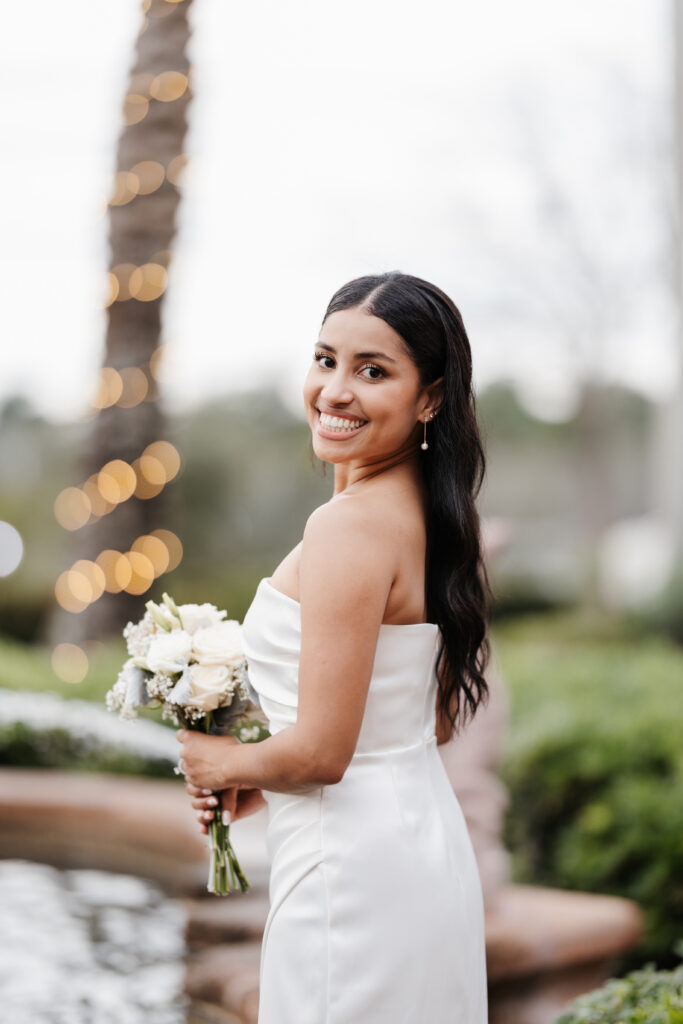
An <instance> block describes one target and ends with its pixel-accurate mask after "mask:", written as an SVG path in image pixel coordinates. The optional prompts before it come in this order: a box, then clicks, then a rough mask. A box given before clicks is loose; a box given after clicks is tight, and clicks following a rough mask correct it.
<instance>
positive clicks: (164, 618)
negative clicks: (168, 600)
mask: <svg viewBox="0 0 683 1024" xmlns="http://www.w3.org/2000/svg"><path fill="white" fill-rule="evenodd" d="M145 608H146V609H147V612H149V614H150V615H151V617H152V619H153V620H154V622H155V623H156V625H157V626H160V627H161V629H163V630H164V631H165V632H167V633H170V632H171V630H172V629H178V623H177V621H176V619H174V617H173V615H172V614H171V612H170V611H169V609H168V608H167V607H166V605H160V604H155V603H154V601H147V602H146V604H145Z"/></svg>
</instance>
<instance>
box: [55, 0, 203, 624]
mask: <svg viewBox="0 0 683 1024" xmlns="http://www.w3.org/2000/svg"><path fill="white" fill-rule="evenodd" d="M191 3H192V0H180V2H168V0H151V2H149V0H145V2H144V3H143V10H145V11H146V14H145V17H144V21H143V25H142V28H141V31H140V33H139V34H138V37H137V42H136V48H135V58H134V64H133V67H132V70H131V73H130V77H129V82H128V89H127V93H126V97H125V101H124V126H123V128H122V129H121V133H120V137H119V143H118V151H117V163H116V177H115V183H114V189H113V194H112V198H111V200H110V204H109V210H108V214H109V243H110V251H111V262H110V281H111V283H112V286H113V293H112V294H114V295H115V297H114V298H113V301H111V302H110V304H109V306H108V308H107V317H108V322H107V331H106V341H105V351H104V357H103V366H104V367H113V368H114V369H115V370H118V371H121V370H124V369H127V368H131V367H133V368H138V370H141V371H142V372H143V373H144V374H145V376H146V378H147V389H148V390H147V394H146V396H145V398H144V399H143V400H140V401H137V402H134V397H131V396H130V394H129V395H128V396H126V394H125V381H126V374H123V375H122V376H123V378H124V395H122V397H121V399H120V400H119V402H118V403H117V404H112V405H108V406H106V407H103V408H101V409H100V410H99V412H98V413H97V415H96V416H95V417H94V418H93V420H92V421H91V426H90V436H89V438H88V442H87V445H86V446H85V449H84V451H83V452H82V453H81V457H80V466H79V472H80V474H81V481H80V482H81V483H82V482H84V481H85V480H86V479H87V478H88V477H90V476H91V475H92V474H96V473H97V472H98V471H99V470H100V469H101V468H102V467H103V466H104V465H105V464H106V463H107V462H109V461H110V460H112V459H121V460H123V461H125V462H127V463H128V464H132V463H133V462H134V460H135V459H137V458H138V457H139V456H140V455H141V453H142V451H143V449H144V448H145V447H146V445H148V444H149V443H151V442H153V441H158V440H161V439H165V436H166V425H165V422H164V416H163V413H162V410H161V409H160V406H159V401H158V393H157V388H156V382H155V379H154V376H153V375H152V373H151V372H150V359H151V358H152V356H153V353H155V350H157V349H158V348H159V345H160V340H161V339H160V336H161V310H162V303H163V299H164V292H165V268H167V267H168V263H169V260H170V255H171V250H172V246H173V241H174V236H175V222H176V210H177V208H178V203H179V200H180V193H179V190H178V187H177V181H178V176H179V173H180V172H181V171H182V165H183V162H184V157H183V156H182V152H183V143H184V139H185V133H186V128H187V108H188V104H189V103H190V100H191V89H190V84H189V73H190V68H189V62H188V58H187V55H186V47H187V43H188V39H189V37H190V26H189V20H188V15H189V9H190V6H191ZM127 373H128V383H129V385H132V383H134V380H133V378H134V377H135V376H136V375H135V372H134V371H133V373H132V374H131V371H130V370H128V371H127ZM141 380H142V378H141V377H140V375H139V373H138V374H137V382H138V383H139V382H140V381H141ZM142 386H143V388H144V381H142ZM129 391H130V388H129ZM131 402H133V403H134V404H131ZM167 513H168V500H167V494H166V491H165V490H162V491H161V493H160V494H159V495H158V496H157V497H152V498H148V499H142V498H139V497H136V496H134V495H133V496H131V497H129V498H128V499H127V500H125V501H123V502H121V503H120V504H117V505H116V506H115V507H114V508H113V510H112V511H111V512H109V513H108V514H106V515H103V516H101V517H99V518H93V517H91V520H90V522H89V523H87V524H86V525H84V526H83V527H82V528H81V529H80V530H78V532H77V533H76V534H75V535H74V536H75V540H76V543H75V546H74V547H75V553H74V556H73V558H72V559H71V560H70V562H69V564H71V563H72V562H73V561H74V560H75V559H76V558H83V559H90V560H93V561H94V560H95V559H96V557H97V555H98V554H100V552H102V551H103V550H105V549H114V550H117V551H121V552H124V553H125V552H126V551H128V550H130V548H131V544H132V543H133V542H134V541H135V540H136V538H138V537H140V536H142V535H144V534H147V533H149V532H150V530H152V529H155V528H159V527H168V522H167ZM68 567H69V566H68V565H67V566H65V568H68ZM149 597H150V594H149V593H147V592H145V593H143V594H138V595H132V594H128V593H126V592H125V591H122V592H120V593H116V594H114V593H108V592H107V591H106V590H105V592H104V593H103V594H102V596H101V597H100V598H99V599H98V600H96V601H94V602H92V603H91V604H89V605H88V607H87V608H85V609H84V610H83V611H81V612H80V613H77V614H74V613H69V612H64V611H63V610H61V609H60V613H59V614H58V615H57V616H55V618H54V620H53V622H52V625H51V629H50V635H51V637H52V639H53V640H54V639H62V640H64V639H70V640H72V641H74V642H83V641H87V640H89V639H93V638H96V637H100V638H101V637H103V636H106V635H109V634H112V633H117V632H119V631H120V630H121V628H122V626H123V625H124V624H125V623H126V622H127V621H128V619H134V620H135V619H137V618H139V617H140V615H141V614H142V613H143V612H144V602H145V601H146V600H148V599H149Z"/></svg>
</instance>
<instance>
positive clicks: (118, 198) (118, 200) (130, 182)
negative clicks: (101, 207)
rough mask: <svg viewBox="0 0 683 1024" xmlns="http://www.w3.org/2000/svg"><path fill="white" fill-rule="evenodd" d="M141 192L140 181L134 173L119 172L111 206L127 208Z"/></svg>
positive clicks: (115, 178)
mask: <svg viewBox="0 0 683 1024" xmlns="http://www.w3.org/2000/svg"><path fill="white" fill-rule="evenodd" d="M139 192H140V181H139V179H138V177H137V175H136V174H135V172H134V171H117V172H116V174H115V175H114V188H113V191H112V194H111V196H110V199H109V205H110V206H125V205H126V204H127V203H130V201H131V200H132V199H135V197H136V195H137V194H138V193H139Z"/></svg>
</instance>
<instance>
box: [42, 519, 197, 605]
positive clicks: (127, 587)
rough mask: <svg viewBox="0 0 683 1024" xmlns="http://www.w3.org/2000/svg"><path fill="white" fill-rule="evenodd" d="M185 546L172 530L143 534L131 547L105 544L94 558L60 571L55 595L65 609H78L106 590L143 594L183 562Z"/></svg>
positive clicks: (80, 561) (115, 592)
mask: <svg viewBox="0 0 683 1024" xmlns="http://www.w3.org/2000/svg"><path fill="white" fill-rule="evenodd" d="M182 557H183V546H182V544H181V542H180V538H179V537H177V536H176V534H175V533H173V532H172V531H171V530H165V529H157V530H152V531H151V533H145V534H142V535H141V536H140V537H138V538H136V540H134V541H133V543H132V544H131V547H130V550H129V551H124V552H122V551H116V550H115V549H113V548H106V549H105V550H104V551H101V552H100V553H99V555H98V556H97V558H96V559H95V561H94V562H91V561H89V560H88V559H85V558H81V559H79V560H78V561H77V562H74V564H73V565H72V566H71V568H70V569H65V570H64V572H62V573H60V575H59V577H58V579H57V582H56V584H55V597H56V599H57V602H58V603H59V604H60V605H61V607H62V608H64V610H65V611H68V612H73V613H76V614H77V613H78V612H82V611H84V610H85V609H86V608H87V607H88V605H90V604H93V603H94V602H95V601H98V600H99V598H100V597H101V596H102V594H103V593H104V592H105V591H106V592H107V593H109V594H118V593H120V592H121V591H126V593H128V594H136V595H139V594H144V593H145V591H147V590H149V588H150V587H151V585H152V583H153V582H154V580H155V579H158V578H159V576H163V575H164V574H165V573H169V572H172V571H173V570H174V569H176V568H177V567H178V565H180V562H181V560H182Z"/></svg>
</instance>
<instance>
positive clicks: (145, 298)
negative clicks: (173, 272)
mask: <svg viewBox="0 0 683 1024" xmlns="http://www.w3.org/2000/svg"><path fill="white" fill-rule="evenodd" d="M167 281H168V274H167V272H166V267H162V266H161V264H160V263H143V264H142V266H141V267H136V268H135V270H133V271H132V272H131V275H130V277H129V279H128V289H129V294H130V296H131V297H132V298H134V299H137V300H138V302H153V301H154V300H155V299H158V298H159V297H160V296H161V295H163V294H164V292H165V290H166V284H167Z"/></svg>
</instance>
